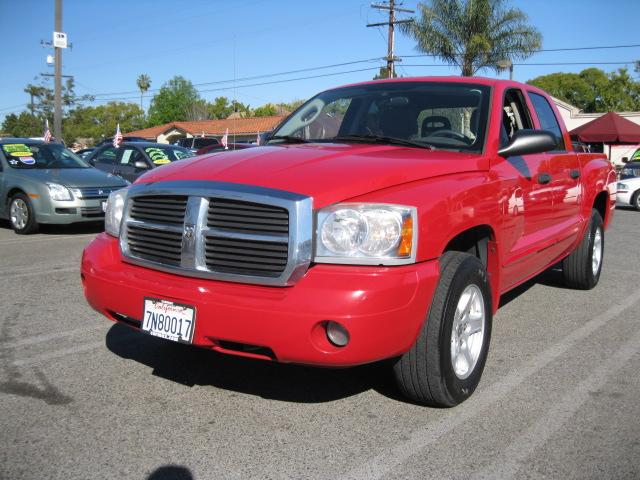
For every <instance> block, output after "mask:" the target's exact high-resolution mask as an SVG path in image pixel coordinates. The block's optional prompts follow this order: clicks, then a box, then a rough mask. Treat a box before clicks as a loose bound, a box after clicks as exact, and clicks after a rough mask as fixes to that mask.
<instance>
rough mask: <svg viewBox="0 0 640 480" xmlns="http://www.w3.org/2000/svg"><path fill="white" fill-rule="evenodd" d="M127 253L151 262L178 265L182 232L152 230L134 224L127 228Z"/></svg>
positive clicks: (180, 256) (180, 255) (180, 254)
mask: <svg viewBox="0 0 640 480" xmlns="http://www.w3.org/2000/svg"><path fill="white" fill-rule="evenodd" d="M127 240H128V244H129V251H130V252H131V253H132V254H134V255H136V256H138V257H140V258H145V259H147V260H151V261H152V262H158V263H162V264H166V265H176V266H177V265H180V261H181V258H182V232H171V231H164V230H162V231H161V230H154V229H151V228H145V227H140V226H138V225H135V224H129V225H128V226H127Z"/></svg>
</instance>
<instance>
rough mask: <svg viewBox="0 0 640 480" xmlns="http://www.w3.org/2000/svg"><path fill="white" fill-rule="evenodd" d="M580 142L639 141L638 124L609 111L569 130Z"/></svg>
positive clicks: (573, 137)
mask: <svg viewBox="0 0 640 480" xmlns="http://www.w3.org/2000/svg"><path fill="white" fill-rule="evenodd" d="M569 135H570V136H571V138H572V139H574V140H579V141H581V142H593V143H595V142H604V143H640V125H638V124H636V123H633V122H632V121H630V120H627V119H626V118H623V117H621V116H620V115H618V114H617V113H614V112H609V113H607V114H605V115H602V116H601V117H599V118H596V119H595V120H593V121H591V122H589V123H585V124H584V125H581V126H579V127H578V128H575V129H573V130H571V131H570V132H569Z"/></svg>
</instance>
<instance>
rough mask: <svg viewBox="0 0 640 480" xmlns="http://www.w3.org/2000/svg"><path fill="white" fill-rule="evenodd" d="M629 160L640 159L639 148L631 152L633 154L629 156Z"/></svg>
mask: <svg viewBox="0 0 640 480" xmlns="http://www.w3.org/2000/svg"><path fill="white" fill-rule="evenodd" d="M631 160H640V149H638V150H636V151H635V152H633V155H632V156H631Z"/></svg>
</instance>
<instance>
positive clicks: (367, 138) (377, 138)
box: [332, 134, 435, 150]
mask: <svg viewBox="0 0 640 480" xmlns="http://www.w3.org/2000/svg"><path fill="white" fill-rule="evenodd" d="M332 140H335V141H345V142H349V141H354V142H371V143H388V144H390V145H405V146H407V147H418V148H426V149H428V150H435V147H434V146H433V145H430V144H428V143H423V142H417V141H413V140H405V139H404V138H396V137H385V136H382V135H371V134H362V135H359V134H354V135H340V136H337V137H334V138H333V139H332Z"/></svg>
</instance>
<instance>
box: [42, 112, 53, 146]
mask: <svg viewBox="0 0 640 480" xmlns="http://www.w3.org/2000/svg"><path fill="white" fill-rule="evenodd" d="M42 137H43V138H44V141H45V142H46V143H49V142H50V141H51V130H49V119H47V118H45V119H44V133H43V134H42Z"/></svg>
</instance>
